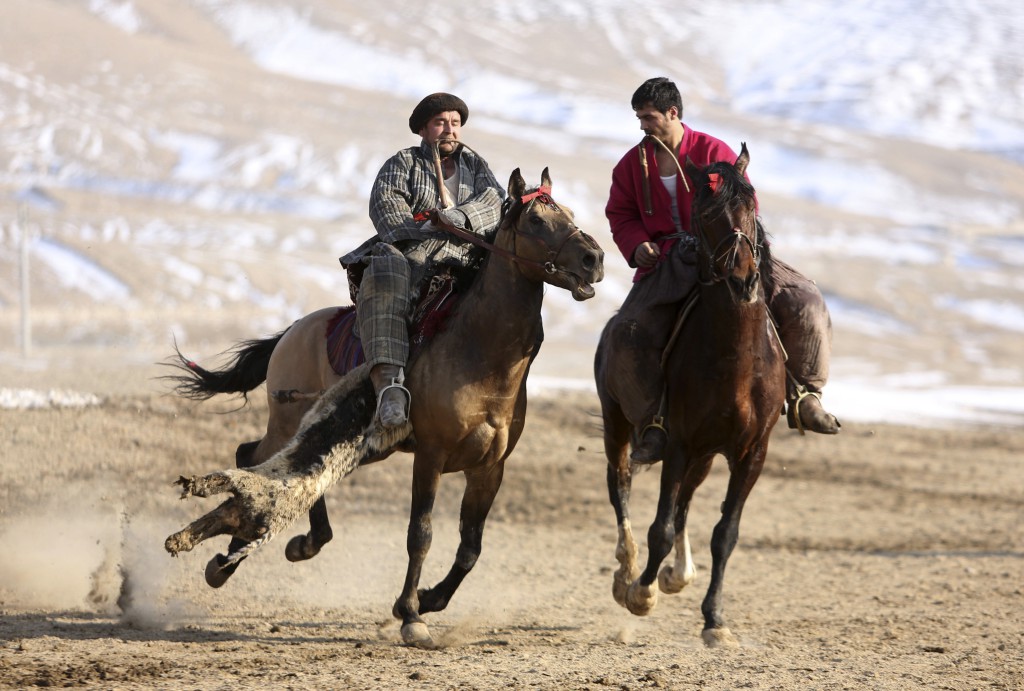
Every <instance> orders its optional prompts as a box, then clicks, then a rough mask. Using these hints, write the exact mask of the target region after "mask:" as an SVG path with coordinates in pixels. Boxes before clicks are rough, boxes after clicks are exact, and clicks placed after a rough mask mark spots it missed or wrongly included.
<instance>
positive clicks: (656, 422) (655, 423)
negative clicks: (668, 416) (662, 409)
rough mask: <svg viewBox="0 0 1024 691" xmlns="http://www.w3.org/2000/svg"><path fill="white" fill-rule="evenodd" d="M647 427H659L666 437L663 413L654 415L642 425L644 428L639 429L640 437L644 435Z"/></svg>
mask: <svg viewBox="0 0 1024 691" xmlns="http://www.w3.org/2000/svg"><path fill="white" fill-rule="evenodd" d="M649 429H659V430H661V431H662V432H664V433H665V436H666V437H667V436H668V430H667V429H665V417H664V416H663V415H655V416H654V417H653V418H652V419H651V422H650V423H649V424H647V425H644V428H643V429H642V430H640V438H641V439H643V438H644V435H645V434H647V430H649Z"/></svg>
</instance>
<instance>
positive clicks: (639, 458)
mask: <svg viewBox="0 0 1024 691" xmlns="http://www.w3.org/2000/svg"><path fill="white" fill-rule="evenodd" d="M639 436H640V442H639V443H638V444H636V445H635V446H633V452H632V453H631V454H629V458H630V460H631V461H633V462H634V463H656V462H657V461H660V460H661V457H662V456H663V455H664V454H665V445H666V444H667V443H668V432H667V431H666V430H665V425H664V418H662V417H661V416H655V417H654V418H653V420H652V421H651V424H649V425H647V426H646V427H644V428H643V430H641V431H640V435H639Z"/></svg>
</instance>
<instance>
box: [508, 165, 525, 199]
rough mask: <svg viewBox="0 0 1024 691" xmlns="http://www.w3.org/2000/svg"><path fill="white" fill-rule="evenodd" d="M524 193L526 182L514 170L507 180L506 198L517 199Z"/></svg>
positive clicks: (517, 170)
mask: <svg viewBox="0 0 1024 691" xmlns="http://www.w3.org/2000/svg"><path fill="white" fill-rule="evenodd" d="M525 191H526V180H523V175H522V173H520V172H519V169H518V168H516V169H515V170H513V171H512V175H511V176H509V179H508V196H509V198H511V199H519V198H520V197H522V196H523V193H524V192H525Z"/></svg>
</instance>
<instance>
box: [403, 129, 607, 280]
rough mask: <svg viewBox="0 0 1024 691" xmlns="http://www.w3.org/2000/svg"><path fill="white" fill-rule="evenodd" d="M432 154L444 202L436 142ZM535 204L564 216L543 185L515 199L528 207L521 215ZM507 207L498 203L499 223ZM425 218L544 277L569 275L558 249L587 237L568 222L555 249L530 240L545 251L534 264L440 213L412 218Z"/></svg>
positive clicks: (541, 242) (547, 188)
mask: <svg viewBox="0 0 1024 691" xmlns="http://www.w3.org/2000/svg"><path fill="white" fill-rule="evenodd" d="M459 144H460V146H464V147H466V148H467V149H469V151H472V152H473V154H474V155H476V156H477V157H478V158H480V154H478V153H477V152H476V151H474V150H473V149H472V148H471V147H469V146H468V145H466V144H463V143H462V142H459ZM433 151H434V171H435V173H436V175H437V184H438V189H439V190H440V194H441V201H442V203H444V202H445V201H446V199H447V195H446V192H447V189H446V188H445V186H444V177H443V173H442V170H441V159H440V154H439V152H438V149H437V144H436V143H435V144H434V147H433ZM481 160H482V159H481ZM536 201H540V202H541V203H542V204H545V205H547V206H549V207H551V208H552V209H556V210H558V211H560V212H561V213H563V214H565V212H564V211H562V208H561V207H559V206H558V204H556V203H555V200H554V199H552V198H551V188H550V187H548V186H547V185H541V186H540V187H538V188H537V189H536V190H534V191H533V192H531V193H530V194H526V195H523V196H522V197H520V199H519V203H520V204H528V205H529V206H527V207H526V209H524V210H523V211H522V212H521V214H525V213H528V212H529V211H530V208H531V207H532V206H533V204H534V203H535V202H536ZM509 208H511V200H507V201H506V202H505V203H504V204H502V207H501V217H502V220H504V218H505V215H506V213H507V212H508V209H509ZM565 215H568V214H565ZM427 218H430V220H431V221H432V222H433V224H434V225H436V226H437V227H439V228H442V229H443V230H445V231H447V232H449V233H451V234H452V235H454V236H455V237H457V238H460V239H462V240H465V241H466V242H468V243H470V244H471V245H476V246H477V247H480V248H481V249H485V250H487V251H488V252H492V253H494V254H498V255H501V256H502V257H505V258H506V259H510V260H511V261H514V262H516V263H518V264H523V265H526V266H532V267H535V268H539V269H541V270H543V271H544V273H546V274H548V275H554V274H556V273H558V272H562V273H570V272H568V271H566V270H565V269H562V268H561V267H559V266H558V256H559V255H560V254H561V253H562V249H564V248H565V245H566V244H567V243H568V242H569V240H571V239H572V238H574V237H575V236H576V235H583V236H584V237H589V236H587V235H586V234H585V233H584V232H583V231H582V230H581V229H580V228H579V226H577V225H576V224H575V223H573V222H572V221H570V222H569V226H570V227H571V228H572V232H571V233H569V235H567V236H566V237H565V239H564V240H562V242H561V244H560V245H559V246H558V248H557V249H551V248H550V246H548V245H547V243H545V242H544V241H543V240H540V239H537V238H532V239H535V240H536V241H537V242H539V243H540V244H542V245H544V246H545V247H547V248H548V256H547V259H546V261H543V262H541V261H536V260H533V259H525V258H524V257H520V256H519V255H518V254H516V253H515V252H509V251H508V250H506V249H503V248H501V247H498V246H497V245H495V244H494V243H492V242H488V241H487V240H484V239H483V238H482V237H480V236H479V235H476V234H474V233H471V232H469V231H467V230H463V229H462V228H459V227H457V226H455V225H453V224H452V223H450V222H449V221H448V220H447V219H445V218H444V217H443V216H441V215H440V214H435V215H428V216H425V217H422V218H421V217H420V215H419V214H417V216H414V219H415V220H426V219H427ZM512 232H513V234H514V235H515V236H517V237H518V236H520V235H523V236H524V237H531V236H529V235H525V234H522V233H520V232H519V231H518V230H516V228H514V227H513V229H512Z"/></svg>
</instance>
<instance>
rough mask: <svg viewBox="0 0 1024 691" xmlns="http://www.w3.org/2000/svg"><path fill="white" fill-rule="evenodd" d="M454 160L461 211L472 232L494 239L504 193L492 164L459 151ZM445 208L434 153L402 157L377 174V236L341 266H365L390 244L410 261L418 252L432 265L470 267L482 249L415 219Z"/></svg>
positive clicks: (425, 150)
mask: <svg viewBox="0 0 1024 691" xmlns="http://www.w3.org/2000/svg"><path fill="white" fill-rule="evenodd" d="M454 156H455V160H456V162H457V164H458V166H459V190H458V195H457V197H456V199H455V200H454V202H455V205H456V208H458V210H459V211H462V212H463V213H465V214H466V217H467V219H468V223H467V225H468V226H469V227H468V228H467V229H468V230H470V231H472V232H473V233H476V234H477V235H481V236H485V237H488V238H490V237H491V236H492V235H493V231H494V230H495V229H496V228H497V227H498V221H499V220H500V219H501V202H502V200H503V199H504V197H505V191H504V189H503V188H502V187H501V185H499V184H498V181H497V180H496V179H495V177H494V174H493V173H491V169H490V168H489V167H488V166H487V162H486V161H484V160H483V159H482V158H480V157H479V156H477V155H476V154H475V153H473V152H472V151H469V150H468V149H466V148H465V147H460V148H459V150H458V152H456V153H455V154H454ZM440 206H441V196H440V190H439V189H438V187H437V176H436V174H435V172H434V157H433V153H432V151H431V147H430V146H429V145H428V144H427V143H426V142H421V143H420V145H419V146H415V147H410V148H408V149H403V150H401V151H399V152H398V153H397V154H395V155H394V156H392V157H391V158H390V159H388V160H387V162H386V163H385V164H384V166H383V167H382V168H381V169H380V172H379V173H377V178H376V179H375V180H374V183H373V188H372V189H371V191H370V220H371V221H372V222H373V227H374V228H375V229H376V231H377V234H376V235H375V236H374V237H372V238H370V239H369V240H367V241H366V242H364V243H363V244H362V245H360V246H359V247H357V248H356V249H355V250H353V251H352V252H349V253H348V254H346V255H345V256H344V257H342V258H341V263H342V265H344V266H348V265H350V264H355V263H357V262H362V261H363V260H364V259H366V258H367V257H368V256H369V255H370V253H371V252H372V250H373V246H374V245H375V244H377V243H378V242H387V243H389V244H392V245H397V246H399V247H400V248H401V249H402V251H403V253H405V254H407V255H408V254H410V253H411V252H412V251H413V250H414V249H418V250H419V251H420V252H425V254H426V256H427V257H428V258H429V260H430V263H431V264H432V265H458V266H470V265H471V264H473V263H474V261H475V259H476V258H477V256H478V254H479V250H478V248H476V247H474V246H473V245H471V244H469V243H467V242H465V241H462V240H459V239H458V238H455V237H453V236H452V235H449V234H448V233H446V232H444V231H443V230H440V229H432V226H430V225H429V224H428V225H427V227H426V228H425V227H424V223H425V222H424V221H416V220H414V219H413V217H414V216H415V215H416V214H419V213H421V212H425V211H428V210H430V209H435V208H439V207H440ZM404 241H415V242H404ZM418 253H419V252H418ZM421 256H422V254H421Z"/></svg>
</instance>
